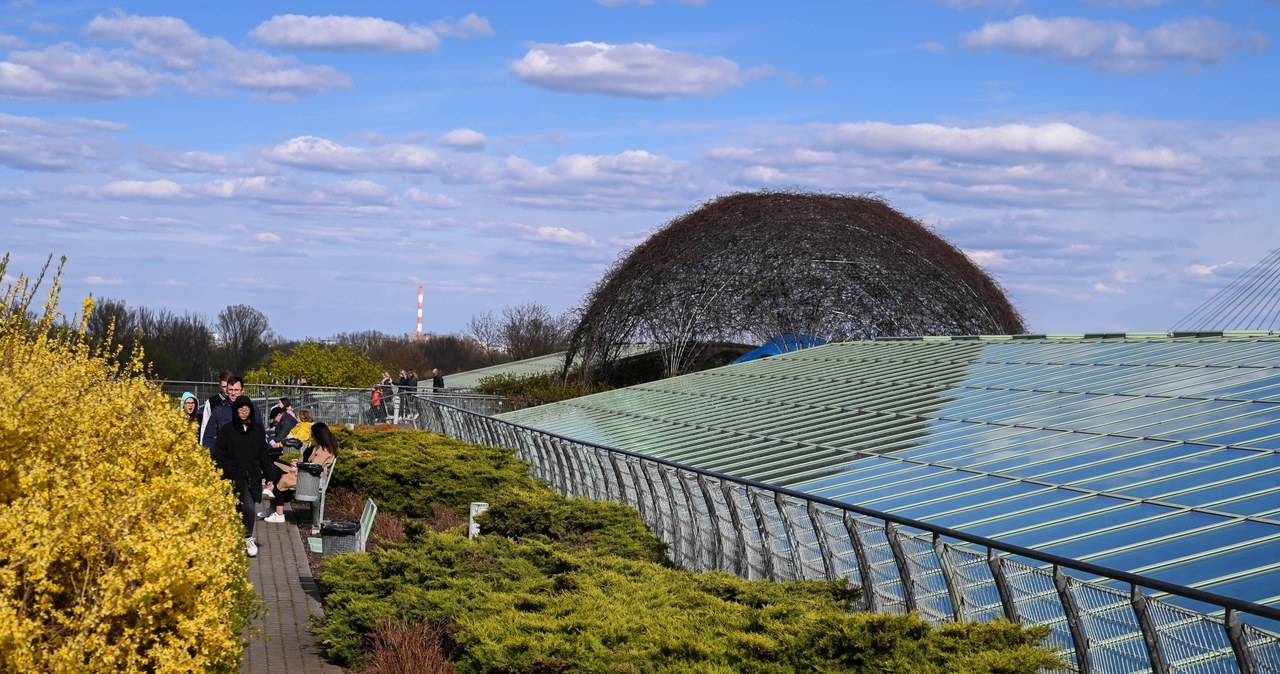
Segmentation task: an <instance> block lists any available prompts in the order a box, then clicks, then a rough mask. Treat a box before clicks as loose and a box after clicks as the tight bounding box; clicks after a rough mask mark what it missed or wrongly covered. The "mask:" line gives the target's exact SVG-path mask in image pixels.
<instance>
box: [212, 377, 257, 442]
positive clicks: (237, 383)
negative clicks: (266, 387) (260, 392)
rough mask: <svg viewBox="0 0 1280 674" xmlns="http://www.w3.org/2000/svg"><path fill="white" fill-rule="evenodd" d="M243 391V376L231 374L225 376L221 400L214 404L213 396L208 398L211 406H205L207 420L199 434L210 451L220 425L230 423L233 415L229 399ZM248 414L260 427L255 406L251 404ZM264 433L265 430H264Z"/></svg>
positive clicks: (216, 438) (216, 440) (220, 429)
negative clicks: (209, 407)
mask: <svg viewBox="0 0 1280 674" xmlns="http://www.w3.org/2000/svg"><path fill="white" fill-rule="evenodd" d="M242 391H244V378H243V377H238V376H236V375H231V376H230V377H228V378H227V387H226V389H224V393H223V402H221V403H219V404H215V403H214V401H213V398H210V399H209V405H212V406H213V409H212V412H210V411H209V409H208V406H206V410H205V414H207V415H208V416H209V422H208V423H207V424H205V427H204V432H203V433H202V434H201V436H200V444H202V445H204V446H205V447H208V448H209V450H210V451H212V450H213V448H214V446H215V445H217V442H218V433H220V432H221V431H222V427H223V426H226V425H227V424H229V423H231V420H232V418H233V417H234V415H235V412H234V409H233V407H232V404H231V401H233V400H235V399H236V397H238V396H239V395H240V393H241V392H242ZM251 410H252V411H251V413H250V416H251V417H252V418H253V420H254V421H256V422H257V423H258V425H259V426H260V427H262V421H261V420H260V419H259V418H258V408H257V406H251ZM264 433H265V431H264Z"/></svg>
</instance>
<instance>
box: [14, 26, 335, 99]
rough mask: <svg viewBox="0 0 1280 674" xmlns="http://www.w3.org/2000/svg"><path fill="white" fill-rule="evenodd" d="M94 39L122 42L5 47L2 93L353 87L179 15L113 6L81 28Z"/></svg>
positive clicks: (289, 94) (52, 95) (327, 70)
mask: <svg viewBox="0 0 1280 674" xmlns="http://www.w3.org/2000/svg"><path fill="white" fill-rule="evenodd" d="M86 34H87V35H88V36H89V37H90V38H93V39H97V40H102V41H105V42H112V43H117V44H121V45H123V47H121V48H116V49H111V50H110V51H104V50H101V49H98V48H93V47H88V48H87V47H82V46H79V45H74V44H69V43H68V44H59V45H53V46H50V47H46V48H44V49H42V50H38V51H14V52H10V54H9V58H8V60H6V61H2V62H0V96H7V97H10V98H35V99H82V100H111V99H117V98H125V97H134V96H144V95H150V94H155V93H159V92H160V91H162V90H163V89H164V88H167V87H176V88H178V89H181V90H184V91H186V92H188V93H191V94H197V95H203V94H210V93H220V92H221V91H222V90H223V89H225V88H227V87H232V88H238V89H245V90H248V91H250V92H252V93H253V94H255V95H257V96H262V97H265V98H294V97H298V96H304V95H310V94H315V93H320V92H324V91H328V90H331V89H341V88H346V87H349V86H351V80H350V78H348V77H347V76H346V75H344V74H343V73H341V72H339V71H338V70H336V69H334V68H331V67H329V66H308V65H301V64H298V63H297V62H296V61H294V60H291V59H286V58H281V57H276V56H272V55H270V54H266V53H264V52H260V51H254V50H246V49H239V48H237V47H235V46H233V45H231V44H230V43H229V42H227V41H226V40H224V39H222V38H206V37H204V36H202V35H200V34H199V33H198V32H197V31H195V30H194V29H192V28H191V27H190V26H188V25H187V24H186V22H184V21H182V20H181V19H177V18H173V17H144V16H135V15H127V14H124V13H122V12H116V13H114V14H112V15H110V16H97V17H95V18H94V19H93V20H92V21H90V22H89V25H88V26H87V28H86Z"/></svg>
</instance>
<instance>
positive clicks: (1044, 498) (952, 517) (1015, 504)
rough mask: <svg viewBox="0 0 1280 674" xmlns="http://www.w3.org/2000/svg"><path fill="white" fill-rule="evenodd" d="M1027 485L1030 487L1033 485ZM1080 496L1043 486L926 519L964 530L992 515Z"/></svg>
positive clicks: (1002, 514)
mask: <svg viewBox="0 0 1280 674" xmlns="http://www.w3.org/2000/svg"><path fill="white" fill-rule="evenodd" d="M1027 486H1028V487H1030V486H1032V485H1027ZM1079 496H1080V495H1079V493H1073V492H1069V491H1064V490H1061V489H1048V488H1042V491H1039V492H1032V493H1030V494H1027V495H1025V496H1019V497H1018V498H1015V499H1012V500H1009V501H1001V502H1000V503H988V504H986V505H981V506H977V507H974V508H968V509H965V510H962V511H959V512H951V513H947V514H945V515H939V516H938V517H935V518H932V519H928V520H926V521H928V522H932V523H934V524H940V525H942V526H945V527H951V528H953V529H960V530H962V531H963V530H964V529H965V528H966V527H969V526H972V523H973V522H977V521H979V520H985V519H987V518H990V517H1001V516H1008V515H1009V513H1012V512H1015V511H1018V510H1024V509H1027V508H1041V507H1044V506H1047V505H1051V504H1056V503H1061V502H1063V501H1067V500H1070V499H1073V498H1078V497H1079Z"/></svg>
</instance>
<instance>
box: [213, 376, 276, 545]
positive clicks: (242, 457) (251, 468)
mask: <svg viewBox="0 0 1280 674" xmlns="http://www.w3.org/2000/svg"><path fill="white" fill-rule="evenodd" d="M231 405H232V417H231V423H229V424H226V425H225V426H223V427H222V428H221V429H219V430H218V442H217V444H216V445H215V446H214V449H213V461H214V463H216V464H217V465H218V468H220V469H222V476H223V477H224V478H226V479H228V480H231V484H232V485H233V486H234V488H235V493H236V495H237V496H238V497H239V499H240V513H241V516H242V517H243V518H244V530H245V535H244V536H245V537H244V548H245V553H247V554H248V555H249V556H250V557H257V556H258V542H257V541H256V540H254V538H253V525H254V522H256V521H257V518H256V517H255V516H254V505H255V504H256V503H257V502H258V495H259V494H260V493H261V492H262V471H263V470H264V469H265V468H266V467H267V466H270V465H271V452H270V449H269V448H268V447H267V432H266V429H264V428H263V427H262V424H260V423H258V420H257V418H256V417H255V415H254V414H253V401H252V400H250V399H249V397H248V396H240V397H238V398H236V399H235V401H234V402H233V403H232V404H231Z"/></svg>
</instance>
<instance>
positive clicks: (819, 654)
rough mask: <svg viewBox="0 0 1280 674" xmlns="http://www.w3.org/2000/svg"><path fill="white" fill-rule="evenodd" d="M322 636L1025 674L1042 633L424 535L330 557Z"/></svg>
mask: <svg viewBox="0 0 1280 674" xmlns="http://www.w3.org/2000/svg"><path fill="white" fill-rule="evenodd" d="M322 580H323V582H324V586H325V587H326V589H327V590H328V596H327V597H326V616H325V624H324V626H323V627H322V628H321V629H320V635H321V638H322V639H323V641H324V643H325V645H326V648H327V649H328V651H329V653H330V655H332V656H333V657H335V658H336V659H338V660H339V661H341V662H344V663H353V664H358V663H360V661H361V659H362V658H363V657H364V644H365V643H366V641H367V636H368V635H369V634H371V633H372V632H373V631H374V630H375V629H376V628H377V625H379V624H380V623H382V622H383V621H385V620H388V619H389V620H394V621H397V622H402V623H413V622H417V621H421V620H427V621H429V622H430V623H431V624H433V625H441V626H446V629H447V631H448V637H449V642H450V646H451V647H452V650H453V652H454V654H455V657H456V661H455V665H456V667H457V670H458V671H459V672H529V673H533V672H553V671H566V672H567V671H574V672H641V671H644V672H725V673H728V672H762V673H763V672H770V673H772V672H779V673H781V672H793V671H818V672H903V673H904V674H905V673H906V672H921V673H924V674H932V673H937V674H942V673H943V672H971V673H973V674H977V672H992V673H994V672H1008V673H1010V674H1014V673H1021V672H1025V673H1027V674H1031V673H1032V672H1036V671H1038V670H1040V669H1042V668H1052V667H1054V666H1056V665H1057V664H1058V661H1057V660H1056V658H1054V657H1053V656H1052V655H1050V654H1049V652H1048V651H1047V650H1045V649H1043V648H1041V647H1039V646H1037V644H1039V643H1040V641H1041V640H1042V639H1043V637H1044V635H1045V632H1044V631H1043V630H1023V629H1022V628H1020V627H1017V626H1014V625H1009V624H1002V623H995V624H994V625H992V626H986V625H965V626H956V627H953V628H947V627H944V628H941V629H937V630H935V629H933V628H931V627H930V626H929V625H928V624H927V623H925V622H923V621H922V620H920V619H919V618H918V617H916V616H914V615H910V616H883V615H877V614H867V613H849V612H848V609H849V606H850V601H851V598H852V597H854V596H855V593H854V592H853V591H851V590H850V589H849V588H847V587H844V586H843V585H842V584H840V583H828V582H824V581H798V582H789V583H771V582H769V581H748V580H744V579H742V578H738V577H736V576H732V575H729V574H725V573H720V572H712V573H703V574H692V573H687V572H681V571H676V570H673V569H670V568H667V567H664V566H661V565H659V564H654V563H652V562H646V561H641V560H631V559H623V558H620V557H616V556H610V555H600V554H593V553H590V552H588V551H585V550H581V549H577V548H572V547H568V546H564V545H562V544H555V543H546V542H542V541H538V540H534V539H531V538H525V539H521V540H513V539H509V538H505V537H502V536H496V535H488V536H481V537H480V538H478V539H476V540H468V539H466V538H464V537H462V536H461V535H458V534H453V533H445V534H437V533H432V532H429V531H419V532H418V533H417V534H416V535H415V538H414V539H413V540H410V541H406V542H405V543H402V544H399V545H396V546H391V547H388V548H385V549H383V550H381V551H380V552H378V553H377V554H375V555H340V556H338V557H334V558H331V559H328V560H326V561H325V562H324V566H323V569H322Z"/></svg>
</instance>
